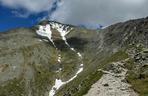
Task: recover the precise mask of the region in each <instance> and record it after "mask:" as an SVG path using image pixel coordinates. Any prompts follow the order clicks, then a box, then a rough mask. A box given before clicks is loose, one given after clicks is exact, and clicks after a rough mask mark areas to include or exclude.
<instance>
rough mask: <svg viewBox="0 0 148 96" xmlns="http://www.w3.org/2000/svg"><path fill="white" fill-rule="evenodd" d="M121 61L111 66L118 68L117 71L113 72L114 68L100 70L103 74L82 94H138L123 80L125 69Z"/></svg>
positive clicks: (127, 95)
mask: <svg viewBox="0 0 148 96" xmlns="http://www.w3.org/2000/svg"><path fill="white" fill-rule="evenodd" d="M123 64H124V63H123V61H122V62H114V63H113V66H114V68H116V69H115V70H118V71H119V73H117V72H114V71H115V70H109V71H104V70H101V69H99V70H98V71H102V72H103V73H104V74H103V76H102V77H101V79H99V80H98V81H97V82H96V83H95V84H93V85H92V86H91V89H90V90H89V91H88V93H87V94H86V95H84V96H139V95H138V94H137V93H136V92H134V90H133V89H131V88H130V87H131V85H130V84H128V83H127V82H126V80H125V77H126V73H127V71H128V70H127V69H125V68H123Z"/></svg>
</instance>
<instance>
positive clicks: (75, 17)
mask: <svg viewBox="0 0 148 96" xmlns="http://www.w3.org/2000/svg"><path fill="white" fill-rule="evenodd" d="M55 1H59V2H60V3H58V5H56V7H58V8H57V9H56V10H55V9H54V10H52V12H49V11H50V10H51V8H52V7H53V4H54V3H53V2H55ZM61 1H62V2H61ZM0 4H2V5H4V6H7V7H10V8H13V9H20V8H22V9H24V10H26V13H20V14H19V11H18V12H17V11H14V13H15V14H16V15H17V16H21V17H27V16H29V15H30V14H34V13H40V12H43V11H47V12H49V13H50V16H49V17H50V19H52V20H57V21H59V22H62V23H69V24H74V25H83V24H85V25H91V26H94V25H95V26H96V25H98V24H102V25H104V26H108V25H110V24H113V23H117V22H120V21H125V20H129V19H133V18H141V17H145V16H147V15H148V11H147V9H148V6H147V5H148V0H0ZM54 7H55V6H54ZM51 13H52V14H51Z"/></svg>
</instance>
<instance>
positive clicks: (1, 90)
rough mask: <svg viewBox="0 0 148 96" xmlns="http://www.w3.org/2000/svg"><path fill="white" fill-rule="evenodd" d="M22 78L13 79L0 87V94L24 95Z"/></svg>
mask: <svg viewBox="0 0 148 96" xmlns="http://www.w3.org/2000/svg"><path fill="white" fill-rule="evenodd" d="M25 92H26V91H25V83H24V81H23V79H13V80H9V81H7V82H6V84H4V85H2V86H1V87H0V96H25Z"/></svg>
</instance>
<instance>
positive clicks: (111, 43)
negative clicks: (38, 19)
mask: <svg viewBox="0 0 148 96" xmlns="http://www.w3.org/2000/svg"><path fill="white" fill-rule="evenodd" d="M47 23H49V22H47V21H46V22H42V23H41V24H47ZM72 27H73V30H72V31H71V32H70V33H69V34H68V35H66V38H67V42H68V43H69V44H70V45H71V46H72V47H74V48H75V49H76V50H78V51H79V52H81V53H82V55H83V61H84V71H83V72H82V73H81V74H80V75H79V76H78V77H77V78H76V79H75V80H73V81H72V82H70V83H69V84H67V85H66V86H63V87H64V88H61V89H60V90H59V91H58V92H57V96H82V95H83V94H85V93H86V92H87V90H88V89H89V87H90V86H91V85H92V84H93V83H95V82H96V81H97V80H98V79H99V78H100V76H101V74H102V73H99V72H97V70H98V69H99V68H102V69H103V68H104V69H108V68H112V67H111V65H109V64H111V62H114V61H119V60H122V59H126V58H130V60H131V61H132V62H130V61H129V62H130V63H129V62H128V63H127V66H126V67H128V68H129V69H130V73H131V72H136V73H134V74H136V76H137V75H138V76H140V78H144V79H146V78H148V76H147V73H148V72H147V65H148V52H147V49H148V19H147V18H143V19H138V20H131V21H127V22H124V23H118V24H115V25H111V26H109V27H108V28H106V29H102V30H86V29H83V28H78V27H74V26H72ZM52 30H53V31H54V34H53V40H54V42H55V45H56V46H57V48H58V49H59V50H60V52H61V54H62V56H63V57H62V63H61V64H59V63H58V62H57V58H58V57H57V55H58V52H57V49H56V48H54V46H53V45H52V43H51V42H48V39H47V38H45V37H40V36H38V35H37V34H36V28H33V29H23V28H20V29H16V30H12V31H10V32H6V33H0V96H48V92H49V90H50V89H51V87H52V86H53V85H54V80H55V78H57V77H60V78H62V80H67V79H69V78H70V77H72V76H73V74H75V72H76V70H77V69H78V64H79V62H80V61H79V58H77V56H76V55H75V54H74V53H73V52H71V51H70V50H69V48H68V47H67V46H66V45H65V43H64V41H63V40H62V39H61V36H60V35H59V33H58V32H57V31H56V30H54V29H52ZM59 68H63V70H62V71H61V72H59V73H56V72H57V70H58V69H59ZM112 69H113V68H112ZM135 70H136V71H135ZM115 71H116V70H115ZM138 76H137V77H138ZM130 77H132V76H130ZM132 78H136V77H132ZM128 81H129V82H131V83H132V79H131V78H130V79H128ZM105 86H108V85H105ZM134 87H135V89H136V88H137V86H136V85H135V86H134ZM137 91H139V90H138V88H137ZM144 92H145V91H144ZM147 92H148V90H147ZM141 94H143V93H141Z"/></svg>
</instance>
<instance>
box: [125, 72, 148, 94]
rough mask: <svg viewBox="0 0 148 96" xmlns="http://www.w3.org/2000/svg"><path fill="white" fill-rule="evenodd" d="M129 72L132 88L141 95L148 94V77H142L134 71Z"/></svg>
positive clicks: (128, 79) (128, 77) (128, 78)
mask: <svg viewBox="0 0 148 96" xmlns="http://www.w3.org/2000/svg"><path fill="white" fill-rule="evenodd" d="M128 74H129V75H128V76H127V81H128V82H129V83H130V84H131V85H132V88H133V89H134V90H135V91H136V92H138V93H139V95H140V96H148V78H143V79H140V78H139V75H137V74H135V73H134V72H129V73H128Z"/></svg>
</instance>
